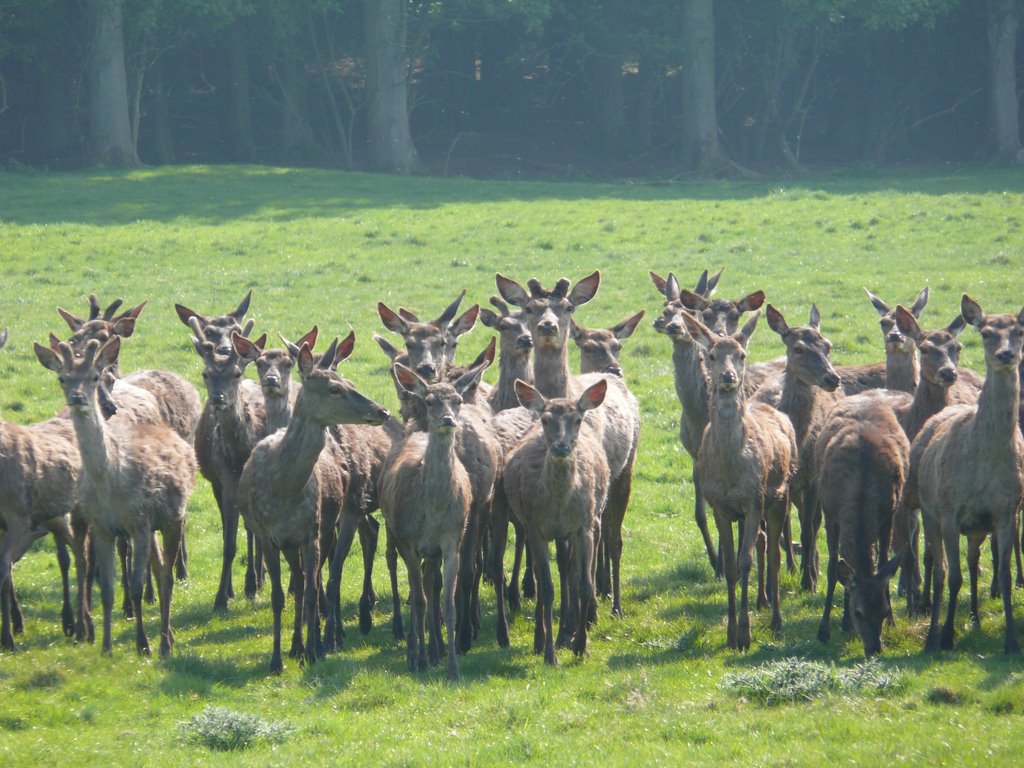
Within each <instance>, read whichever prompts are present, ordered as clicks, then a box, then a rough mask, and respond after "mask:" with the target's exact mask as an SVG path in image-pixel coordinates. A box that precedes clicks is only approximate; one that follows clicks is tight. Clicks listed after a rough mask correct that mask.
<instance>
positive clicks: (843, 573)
mask: <svg viewBox="0 0 1024 768" xmlns="http://www.w3.org/2000/svg"><path fill="white" fill-rule="evenodd" d="M856 578H857V577H856V575H855V574H854V572H853V568H851V567H850V564H849V563H848V562H846V561H845V560H843V558H839V583H840V584H842V585H843V586H844V587H850V588H852V587H853V586H854V582H855V581H856Z"/></svg>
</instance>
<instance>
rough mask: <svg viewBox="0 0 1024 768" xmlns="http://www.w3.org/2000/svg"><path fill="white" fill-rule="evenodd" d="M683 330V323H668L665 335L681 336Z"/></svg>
mask: <svg viewBox="0 0 1024 768" xmlns="http://www.w3.org/2000/svg"><path fill="white" fill-rule="evenodd" d="M682 330H683V326H682V323H677V322H675V321H673V322H671V323H668V324H667V325H666V326H665V333H667V334H668V335H669V336H676V335H678V334H679V333H680V332H681V331H682Z"/></svg>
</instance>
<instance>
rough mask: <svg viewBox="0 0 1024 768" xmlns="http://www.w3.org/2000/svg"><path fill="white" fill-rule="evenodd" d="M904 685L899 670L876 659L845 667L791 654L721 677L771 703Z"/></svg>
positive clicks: (881, 690) (732, 688)
mask: <svg viewBox="0 0 1024 768" xmlns="http://www.w3.org/2000/svg"><path fill="white" fill-rule="evenodd" d="M901 687H902V684H901V680H900V673H899V671H898V670H889V669H885V668H883V667H882V664H881V662H879V661H878V660H877V659H872V660H871V661H868V662H865V663H863V664H856V665H854V666H853V667H851V668H849V669H845V668H842V667H837V666H836V665H835V664H831V663H830V664H823V663H821V662H819V661H808V660H807V659H797V658H789V659H782V660H780V661H770V662H768V663H767V664H763V665H762V666H760V667H756V668H754V669H750V670H747V671H744V672H733V673H729V674H727V675H726V676H725V677H724V678H723V680H722V688H723V689H724V690H727V691H730V692H732V693H735V694H736V695H738V696H744V697H746V698H748V699H752V700H754V701H758V702H761V703H762V704H769V705H773V704H783V703H790V702H797V701H811V700H812V699H817V698H821V697H822V696H832V695H838V694H850V693H856V694H876V693H893V692H894V691H899V690H900V689H901Z"/></svg>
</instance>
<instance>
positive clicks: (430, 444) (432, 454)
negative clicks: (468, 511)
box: [419, 430, 458, 499]
mask: <svg viewBox="0 0 1024 768" xmlns="http://www.w3.org/2000/svg"><path fill="white" fill-rule="evenodd" d="M455 436H456V431H452V432H437V431H435V430H429V431H428V432H427V448H426V451H425V452H424V455H423V477H422V484H423V486H422V488H421V489H420V491H419V493H420V494H422V496H423V497H424V498H429V499H449V498H451V497H452V496H453V495H454V494H453V493H452V489H453V488H454V486H455V471H454V470H455V462H456V461H457V460H458V459H457V458H456V454H455V448H456V440H455Z"/></svg>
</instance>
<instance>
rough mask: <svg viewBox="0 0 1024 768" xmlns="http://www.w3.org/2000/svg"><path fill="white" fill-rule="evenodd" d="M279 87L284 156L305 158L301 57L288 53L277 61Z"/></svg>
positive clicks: (303, 91)
mask: <svg viewBox="0 0 1024 768" xmlns="http://www.w3.org/2000/svg"><path fill="white" fill-rule="evenodd" d="M278 71H279V75H280V80H279V85H280V88H281V105H280V113H279V114H280V120H281V123H280V135H281V150H282V152H283V153H284V158H285V159H286V160H290V161H297V160H301V159H304V158H305V156H306V155H308V150H309V143H310V142H309V129H308V127H307V126H308V123H307V121H306V80H305V75H306V70H305V67H304V66H303V64H302V61H300V60H299V59H297V58H295V57H294V56H289V55H287V54H285V55H284V57H283V58H282V59H281V61H280V63H279V65H278Z"/></svg>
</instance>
